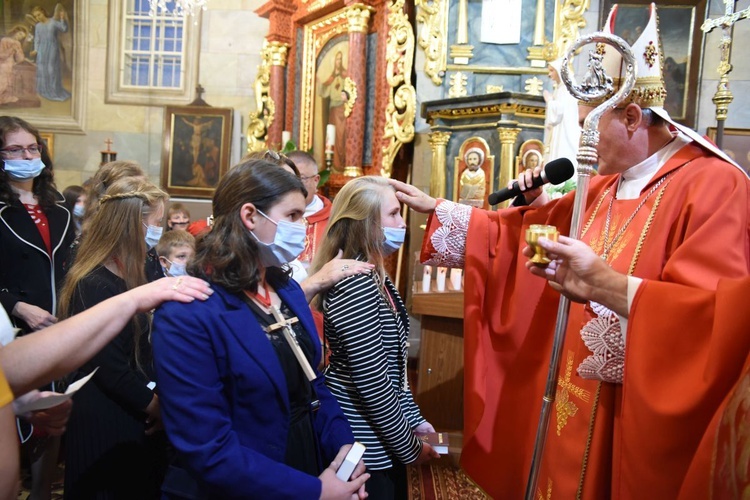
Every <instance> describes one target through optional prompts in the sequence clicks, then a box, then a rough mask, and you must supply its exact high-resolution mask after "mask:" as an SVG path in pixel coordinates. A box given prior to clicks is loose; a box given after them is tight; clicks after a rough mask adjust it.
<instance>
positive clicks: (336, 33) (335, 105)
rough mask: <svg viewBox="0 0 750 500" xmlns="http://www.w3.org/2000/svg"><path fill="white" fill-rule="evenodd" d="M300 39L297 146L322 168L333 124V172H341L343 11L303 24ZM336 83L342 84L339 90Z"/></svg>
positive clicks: (345, 44)
mask: <svg viewBox="0 0 750 500" xmlns="http://www.w3.org/2000/svg"><path fill="white" fill-rule="evenodd" d="M303 37H304V45H303V47H304V48H303V55H302V78H301V106H300V108H301V109H300V131H299V136H300V137H299V142H300V144H299V147H300V149H302V150H304V151H307V150H309V149H312V151H313V156H314V157H315V160H316V161H317V162H318V164H319V165H323V164H324V163H325V158H324V154H323V153H324V151H325V143H326V126H327V125H328V124H329V123H332V124H333V125H334V126H335V127H336V137H335V144H334V165H333V171H334V172H335V173H342V172H343V169H344V166H345V147H346V135H345V129H346V127H345V122H346V120H345V117H344V103H345V99H346V98H345V95H344V92H343V90H344V89H343V81H344V79H345V78H346V65H347V64H348V59H349V42H348V25H347V17H346V9H341V10H339V11H336V12H334V13H332V14H329V15H327V16H324V17H322V18H319V19H316V20H314V21H311V22H309V23H307V24H305V25H304V28H303ZM339 54H340V55H339ZM337 84H339V85H342V87H341V89H340V90H336V85H337ZM339 115H340V116H339ZM337 159H338V161H336V160H337Z"/></svg>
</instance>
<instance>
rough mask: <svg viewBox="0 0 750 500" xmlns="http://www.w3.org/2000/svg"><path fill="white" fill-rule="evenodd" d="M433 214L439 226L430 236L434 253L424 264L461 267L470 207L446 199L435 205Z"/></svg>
mask: <svg viewBox="0 0 750 500" xmlns="http://www.w3.org/2000/svg"><path fill="white" fill-rule="evenodd" d="M435 216H436V217H437V219H438V221H439V222H440V224H441V226H440V227H439V228H438V229H437V230H436V231H435V232H434V233H433V234H432V236H431V237H430V242H431V243H432V246H433V247H434V248H435V253H433V254H432V257H430V259H429V260H428V261H427V262H425V264H429V265H432V266H441V267H455V268H463V267H464V261H465V259H466V237H467V235H468V232H469V219H470V218H471V207H470V206H468V205H459V204H458V203H454V202H452V201H447V200H446V201H443V202H441V203H440V204H439V205H438V206H437V208H436V209H435Z"/></svg>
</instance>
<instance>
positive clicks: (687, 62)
mask: <svg viewBox="0 0 750 500" xmlns="http://www.w3.org/2000/svg"><path fill="white" fill-rule="evenodd" d="M615 3H617V5H618V10H617V22H616V23H615V24H616V25H617V26H616V28H615V35H618V36H622V37H623V38H624V39H625V41H626V42H628V43H633V42H634V41H635V40H634V39H635V37H636V36H637V34H638V32H637V31H635V30H633V31H632V32H631V31H630V26H633V27H635V28H636V29H637V27H639V26H640V27H643V26H645V25H646V22H647V21H648V6H649V5H650V4H651V0H625V2H624V3H619V2H616V1H615V0H602V2H601V10H600V13H599V14H600V15H599V26H604V23H605V22H606V21H607V16H608V15H609V11H610V10H611V8H612V5H613V4H615ZM656 12H657V15H658V16H659V35H660V38H661V44H662V48H663V50H664V57H663V59H662V70H663V74H664V84H665V86H666V89H667V99H666V102H665V103H664V108H665V109H666V110H667V111H668V112H669V115H670V116H671V117H672V118H674V119H675V120H676V121H677V122H679V123H681V124H683V125H686V126H688V127H690V128H695V118H696V109H697V106H698V99H697V96H698V84H699V82H700V73H699V70H700V65H701V58H702V54H703V32H702V31H701V29H700V26H701V23H702V22H703V20H704V19H705V17H706V0H660V1H658V2H656Z"/></svg>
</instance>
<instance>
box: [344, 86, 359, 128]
mask: <svg viewBox="0 0 750 500" xmlns="http://www.w3.org/2000/svg"><path fill="white" fill-rule="evenodd" d="M344 92H346V96H347V99H346V103H345V104H344V116H345V117H347V118H349V115H351V114H352V110H353V109H354V105H355V104H356V102H357V82H355V81H354V80H352V79H351V78H349V77H348V76H347V77H346V79H345V80H344Z"/></svg>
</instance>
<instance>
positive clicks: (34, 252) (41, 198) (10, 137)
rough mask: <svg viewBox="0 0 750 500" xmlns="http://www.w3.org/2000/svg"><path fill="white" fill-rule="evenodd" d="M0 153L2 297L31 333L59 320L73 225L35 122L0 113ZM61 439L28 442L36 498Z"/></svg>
mask: <svg viewBox="0 0 750 500" xmlns="http://www.w3.org/2000/svg"><path fill="white" fill-rule="evenodd" d="M0 159H2V168H1V169H0V263H2V265H0V303H2V306H3V308H5V311H6V312H7V313H8V316H10V318H11V319H12V321H13V322H14V324H15V326H16V327H17V328H20V329H21V334H27V333H30V332H33V331H36V330H39V329H41V328H44V327H46V326H49V325H51V324H53V323H55V322H57V318H56V303H57V290H58V287H59V286H61V285H62V282H63V280H64V279H65V273H66V271H67V264H68V250H69V248H70V244H71V243H72V241H73V239H74V237H75V228H74V227H73V222H72V220H71V216H70V213H69V212H68V211H67V210H66V209H65V208H64V207H63V203H64V201H65V200H64V198H63V197H62V195H60V193H58V192H57V189H56V188H55V183H54V179H53V176H52V161H51V160H50V157H49V155H48V154H47V151H46V149H45V148H44V145H43V143H42V139H41V137H40V136H39V132H38V131H37V130H36V129H35V128H34V127H32V126H31V125H30V124H28V123H27V122H25V121H24V120H21V119H20V118H16V117H12V116H0ZM31 422H32V423H34V422H35V420H34V419H33V418H32V419H31ZM38 423H40V424H41V423H42V422H38ZM19 424H21V425H19V430H20V433H21V439H22V441H27V440H29V438H31V436H32V428H31V427H30V426H28V425H27V424H26V423H25V422H24V421H19ZM58 443H59V441H58V440H56V439H53V440H47V439H46V438H44V437H43V436H39V435H37V436H35V439H33V440H31V441H29V443H28V444H27V445H26V446H25V448H26V451H27V452H29V453H31V456H30V459H31V461H32V463H33V465H32V495H33V498H49V495H50V484H51V478H52V473H53V471H54V467H55V465H56V463H57V448H58V446H57V444H58Z"/></svg>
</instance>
